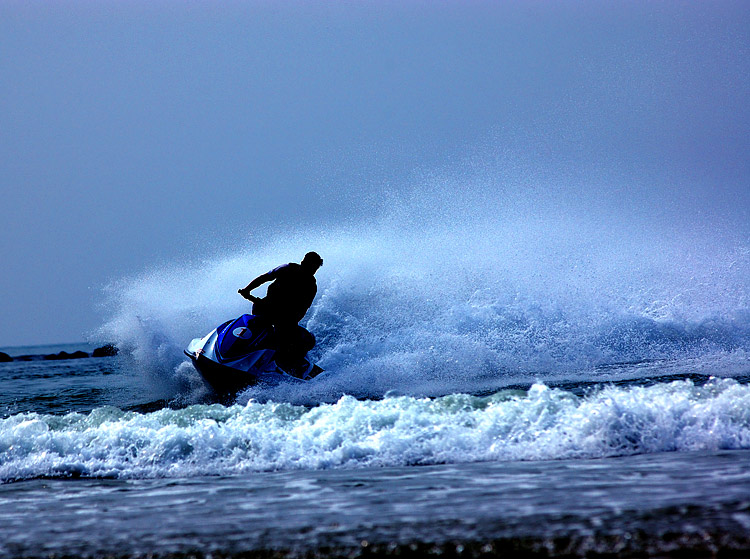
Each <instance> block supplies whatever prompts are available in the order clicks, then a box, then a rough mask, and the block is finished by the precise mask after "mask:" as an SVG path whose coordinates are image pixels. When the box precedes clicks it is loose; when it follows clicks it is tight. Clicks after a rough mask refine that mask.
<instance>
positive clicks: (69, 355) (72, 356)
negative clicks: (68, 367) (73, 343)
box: [44, 351, 89, 361]
mask: <svg viewBox="0 0 750 559" xmlns="http://www.w3.org/2000/svg"><path fill="white" fill-rule="evenodd" d="M88 356H89V354H88V353H86V352H85V351H74V352H73V353H68V352H67V351H61V352H60V353H52V354H50V355H45V356H44V359H46V360H48V361H49V360H57V359H83V358H85V357H88Z"/></svg>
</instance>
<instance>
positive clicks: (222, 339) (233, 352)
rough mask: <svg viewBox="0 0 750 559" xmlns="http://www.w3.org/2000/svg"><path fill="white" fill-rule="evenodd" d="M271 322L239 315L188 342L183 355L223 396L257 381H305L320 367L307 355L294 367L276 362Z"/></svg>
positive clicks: (313, 375) (314, 374) (311, 377)
mask: <svg viewBox="0 0 750 559" xmlns="http://www.w3.org/2000/svg"><path fill="white" fill-rule="evenodd" d="M276 347H277V345H276V336H275V332H274V328H273V325H272V324H270V323H269V322H268V321H267V320H265V319H262V318H260V317H257V316H254V315H252V314H243V315H242V316H240V317H239V318H235V319H233V320H229V321H227V322H225V323H224V324H222V325H220V326H218V327H217V328H215V329H214V330H212V331H211V332H210V333H209V334H208V335H206V336H205V337H203V338H196V339H194V340H193V341H192V342H190V344H188V347H187V349H186V350H185V355H187V356H188V357H190V360H191V361H192V362H193V365H194V366H195V368H196V369H197V370H198V372H199V373H200V374H201V376H202V377H203V379H204V380H205V381H206V383H207V384H208V385H209V386H210V387H211V388H212V389H213V391H214V392H215V393H216V394H217V395H219V396H221V397H227V396H231V395H234V394H237V393H238V392H239V391H241V390H242V389H244V388H247V387H248V386H252V385H255V384H258V383H260V382H264V383H272V384H276V383H278V382H281V381H291V382H306V381H309V380H312V379H313V378H315V377H316V376H318V375H319V374H320V373H322V372H323V369H321V368H320V367H318V366H317V365H315V364H313V363H311V362H310V361H308V360H307V358H305V359H303V360H302V361H300V363H297V364H295V366H294V367H289V366H286V368H282V367H280V366H279V364H278V363H277V362H276Z"/></svg>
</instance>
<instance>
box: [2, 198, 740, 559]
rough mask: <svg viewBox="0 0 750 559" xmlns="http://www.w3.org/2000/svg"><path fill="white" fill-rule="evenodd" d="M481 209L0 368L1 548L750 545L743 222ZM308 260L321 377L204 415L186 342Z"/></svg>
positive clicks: (155, 296) (204, 396) (239, 552)
mask: <svg viewBox="0 0 750 559" xmlns="http://www.w3.org/2000/svg"><path fill="white" fill-rule="evenodd" d="M441 192H442V191H441ZM466 197H468V198H469V199H464V200H462V201H456V202H455V203H451V204H448V203H447V202H446V200H445V199H444V196H443V195H442V194H441V193H440V192H438V193H435V192H433V193H431V194H430V195H429V196H422V197H421V198H420V202H419V204H413V205H409V202H408V201H404V200H401V201H399V203H394V204H391V205H390V206H391V207H392V208H397V210H392V211H390V212H388V213H387V215H385V216H384V217H383V216H381V218H379V219H378V220H373V221H372V222H369V223H365V224H363V223H357V224H356V225H351V226H347V227H343V228H341V229H338V230H335V231H334V230H328V231H320V232H314V231H313V232H310V231H307V232H305V233H304V234H296V233H295V234H287V235H283V236H280V237H278V238H277V239H276V240H275V241H272V242H269V243H266V244H251V245H249V247H248V248H247V249H245V250H243V251H227V252H224V253H220V254H216V255H215V256H214V257H212V258H207V259H206V260H203V261H195V262H182V263H177V264H173V265H170V266H165V267H163V268H158V269H153V270H149V271H147V272H145V273H143V274H142V275H140V276H137V277H131V278H124V279H122V280H120V281H118V282H115V283H113V284H112V285H111V286H109V288H108V289H107V291H106V293H105V294H104V295H103V297H102V306H103V307H104V309H105V311H106V314H107V316H108V318H107V319H106V320H105V322H104V324H103V325H102V328H101V329H100V330H99V331H97V332H94V333H92V341H94V340H96V341H99V342H101V341H107V342H114V343H116V344H117V346H118V347H119V348H120V349H121V352H120V354H119V355H118V356H116V357H106V358H89V359H82V360H71V361H27V362H21V361H14V362H11V363H2V364H0V383H2V384H1V385H0V386H2V388H3V389H2V391H0V556H3V557H100V556H111V557H145V556H150V557H209V556H211V557H229V556H243V557H246V556H247V557H249V556H258V557H260V556H264V557H267V556H290V557H297V556H300V557H302V556H305V557H312V556H330V557H339V556H341V557H343V556H347V557H352V556H368V555H371V556H392V555H393V556H395V555H399V556H414V557H418V556H423V555H425V554H435V555H446V556H450V557H475V556H476V557H480V556H482V557H485V556H508V555H511V556H513V555H522V556H529V557H536V556H538V557H548V556H560V557H597V556H601V557H605V556H606V557H641V556H671V555H674V554H680V553H681V554H683V555H689V554H692V555H695V556H732V555H734V556H745V555H746V554H748V553H750V466H748V464H749V462H748V459H749V458H750V383H749V382H748V381H749V380H750V359H749V357H750V298H749V297H748V295H750V280H749V279H748V278H750V243H748V239H747V238H746V237H743V234H742V230H741V229H740V230H737V229H736V228H734V229H733V228H732V227H724V228H722V227H711V228H705V227H700V226H695V225H694V224H693V225H690V226H682V227H677V225H676V223H674V222H672V221H670V222H669V223H665V222H662V221H660V220H654V219H652V218H653V216H647V217H648V219H640V220H639V218H638V217H637V215H633V216H631V217H632V219H631V220H629V221H627V223H626V222H624V221H623V220H621V219H620V220H613V221H611V222H608V223H606V224H604V223H603V222H602V215H604V214H605V213H606V212H603V211H599V212H597V214H596V215H597V217H596V218H592V217H590V216H587V215H585V214H583V213H576V211H575V210H574V209H572V208H567V209H565V211H564V212H561V211H560V208H559V207H554V208H552V207H550V208H547V209H546V210H545V209H544V207H542V206H539V205H537V206H535V207H534V209H533V211H531V210H530V209H529V208H528V207H525V206H523V203H522V202H520V201H518V202H517V203H515V204H508V205H507V206H505V207H504V209H503V210H499V211H497V212H492V213H491V215H488V212H486V211H482V212H478V211H477V210H476V208H477V207H481V206H482V205H481V204H480V203H479V202H478V201H477V200H475V199H471V194H470V193H469V194H467V195H466ZM466 197H465V198H466ZM446 208H450V211H448V210H446ZM604 225H606V226H604ZM683 225H684V224H683ZM307 250H317V251H318V252H320V253H321V254H322V255H323V257H324V259H325V265H324V267H323V268H322V269H321V270H320V271H319V273H318V283H319V293H318V297H317V298H316V301H315V303H314V305H313V307H312V308H311V310H310V312H309V313H308V315H307V317H306V319H305V324H306V325H307V327H308V328H309V329H310V330H311V331H312V332H313V333H314V334H315V335H316V337H317V340H318V344H317V346H316V348H315V349H314V350H313V352H312V353H311V356H312V358H313V359H314V360H315V361H317V362H318V363H319V364H320V365H321V366H322V367H323V368H324V369H325V371H326V372H325V373H324V374H322V375H320V376H319V377H317V378H316V379H315V380H314V381H312V382H310V383H308V384H304V385H300V384H299V383H294V384H280V385H275V386H257V387H253V388H251V389H248V390H246V391H245V392H243V393H241V394H239V395H238V396H237V398H236V400H235V401H233V402H230V403H226V404H219V403H216V402H215V401H214V400H213V399H212V396H211V394H210V392H209V391H208V389H207V388H206V386H205V385H204V384H203V382H202V381H201V378H200V376H199V375H198V373H197V372H196V371H195V370H194V369H193V368H192V366H191V364H190V363H189V361H188V360H187V358H185V357H184V355H183V354H182V349H183V348H184V347H185V346H186V345H187V343H188V342H189V341H190V339H191V338H193V337H198V336H202V335H203V334H205V333H207V332H208V331H209V330H210V329H211V328H213V327H215V326H216V325H217V324H219V323H221V322H223V321H224V320H227V319H228V318H231V317H233V316H237V315H239V314H241V313H242V312H247V311H248V309H247V307H246V303H245V302H244V301H243V300H242V299H241V298H240V297H239V295H237V294H236V291H237V288H238V287H241V286H243V285H245V284H246V283H247V282H248V281H249V279H251V278H252V277H255V276H256V275H258V274H259V273H261V272H264V271H267V269H270V268H271V267H273V266H276V265H278V264H279V263H281V262H285V261H292V260H299V258H300V256H301V255H303V254H304V253H305V252H306V251H307ZM89 347H90V346H89ZM43 349H44V351H42V350H41V348H37V349H36V350H35V349H34V348H11V349H6V351H7V352H8V353H11V355H20V354H23V353H35V352H36V351H38V352H39V353H43V352H56V351H60V350H63V349H65V350H66V351H70V350H71V349H74V348H71V347H63V346H60V347H55V348H49V347H48V348H43ZM84 349H87V348H84ZM50 350H52V351H50ZM692 555H690V556H692Z"/></svg>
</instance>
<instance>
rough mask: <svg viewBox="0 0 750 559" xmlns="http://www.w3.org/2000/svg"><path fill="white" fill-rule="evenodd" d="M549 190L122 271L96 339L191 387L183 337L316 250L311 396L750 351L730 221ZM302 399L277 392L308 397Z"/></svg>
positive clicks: (463, 387)
mask: <svg viewBox="0 0 750 559" xmlns="http://www.w3.org/2000/svg"><path fill="white" fill-rule="evenodd" d="M522 186H524V187H526V185H522ZM487 188H489V187H487ZM500 190H502V189H500ZM528 190H534V189H531V188H530V187H529V188H527V191H528ZM542 190H544V189H543V188H542V187H541V186H539V187H537V188H536V189H535V191H536V192H537V194H536V198H534V196H533V195H530V194H528V193H527V192H525V191H523V190H522V189H521V188H520V187H519V189H518V192H522V193H523V194H518V195H517V196H512V195H508V194H507V191H505V192H501V194H492V195H489V194H488V189H484V190H482V189H476V191H474V190H472V188H471V185H467V184H464V183H453V184H441V185H437V186H435V187H434V188H433V189H432V190H430V188H425V189H424V190H422V191H418V192H415V193H413V194H414V196H413V198H414V200H415V201H414V202H408V201H407V200H405V199H399V198H395V199H393V200H391V201H390V203H389V207H390V208H391V210H390V211H388V212H384V213H383V214H382V215H380V216H379V217H376V218H373V219H370V220H362V221H360V222H354V220H353V223H352V224H350V225H349V226H347V227H345V228H339V229H329V230H326V231H323V232H321V231H304V232H299V233H297V234H293V235H285V236H283V237H277V238H276V239H275V240H273V241H271V242H269V244H267V245H264V246H257V245H256V246H255V247H253V248H252V249H248V250H246V251H244V252H240V251H238V252H237V253H236V254H228V255H227V254H224V255H216V256H215V257H214V258H210V259H207V260H206V261H204V262H198V263H190V264H188V263H185V264H180V265H174V266H170V267H165V268H163V269H157V270H154V271H151V272H149V273H146V274H143V275H142V276H140V277H136V278H129V279H125V280H122V281H121V282H119V283H118V284H116V285H113V286H111V287H110V289H109V301H108V303H107V305H106V306H107V308H109V310H110V319H109V320H108V321H107V323H106V324H105V326H104V327H103V329H102V333H101V334H100V336H101V337H102V338H104V339H107V340H112V341H115V342H116V343H117V344H118V345H119V346H120V347H121V348H122V349H124V350H125V352H126V353H130V354H132V355H133V356H134V357H135V358H136V361H137V363H138V368H139V369H140V370H145V371H147V372H148V377H149V378H150V379H151V380H152V381H154V382H155V383H156V384H157V385H159V388H160V390H161V391H162V392H164V393H167V394H171V395H174V394H177V393H181V391H184V386H185V383H184V382H183V380H184V376H185V375H184V374H182V373H184V371H182V372H179V371H178V368H179V367H180V366H181V364H182V363H184V361H185V359H186V358H185V357H184V356H183V354H182V350H183V348H184V347H185V346H186V345H187V343H188V342H189V341H190V340H191V339H192V338H194V337H198V336H202V335H204V334H206V333H207V332H208V331H209V330H210V329H212V328H214V327H215V326H216V325H218V324H220V323H222V322H224V321H225V320H228V319H230V318H233V317H235V316H238V315H239V314H241V313H243V312H248V311H249V309H250V305H249V304H248V303H247V302H246V301H244V300H243V299H242V298H241V297H240V296H239V295H238V294H237V289H238V288H239V287H242V286H244V285H246V284H247V283H248V281H249V280H250V279H252V278H254V277H255V276H256V275H258V274H260V273H262V272H265V271H267V270H268V269H270V268H272V267H274V266H276V265H278V264H280V263H283V262H289V261H299V260H300V259H301V257H302V255H304V254H305V252H307V251H308V250H316V251H318V252H319V253H321V254H322V255H323V257H324V260H325V265H324V266H323V268H322V269H321V270H320V271H319V272H318V275H317V276H318V284H319V292H318V293H319V294H318V297H317V299H316V301H315V304H314V306H313V308H312V309H311V310H310V312H309V313H308V315H307V319H306V325H307V327H308V328H309V329H310V330H311V331H312V332H313V333H314V334H315V336H316V337H317V339H318V346H317V347H316V349H315V350H314V351H313V353H312V357H313V358H314V359H315V360H316V361H319V362H320V364H321V366H322V367H323V368H325V369H326V370H327V371H328V373H329V374H328V376H327V378H325V379H321V382H320V383H317V384H316V386H314V387H312V386H310V387H305V389H304V395H305V397H307V398H309V400H306V401H309V402H313V403H317V402H320V401H329V402H330V401H335V400H336V399H338V397H339V396H340V395H341V394H342V393H348V394H357V395H361V396H372V397H380V396H382V395H384V394H385V393H387V392H388V391H394V390H395V391H397V392H399V393H402V394H410V395H436V394H446V393H450V392H472V391H476V390H482V389H486V388H490V389H492V388H496V387H498V386H502V385H503V384H502V382H498V380H503V379H506V378H523V379H524V380H525V381H526V382H530V381H533V380H534V379H537V378H540V379H542V380H545V379H550V378H554V377H553V375H557V374H560V373H566V372H567V373H569V372H575V371H581V370H586V369H591V368H593V367H597V366H598V365H602V364H609V363H618V362H632V361H643V360H649V359H650V360H653V359H673V358H676V359H687V358H691V357H695V356H703V355H709V354H717V353H725V354H726V353H729V354H731V353H732V352H737V351H738V350H742V351H750V307H749V306H748V301H750V279H749V278H750V249H749V248H748V247H747V246H746V244H745V245H743V244H742V242H737V241H736V240H732V239H731V238H730V237H731V235H728V234H727V233H726V232H725V231H723V230H721V228H720V227H718V226H717V227H716V229H715V231H713V232H711V231H705V230H697V229H696V230H690V229H685V230H683V231H679V232H675V231H674V230H668V231H665V230H664V228H663V227H661V226H660V225H659V224H655V223H652V222H649V221H648V220H645V221H644V220H641V221H638V220H637V216H632V215H631V216H627V215H621V214H619V213H618V212H621V213H622V208H620V207H619V206H618V207H615V208H614V209H612V208H610V209H609V210H606V211H605V210H602V208H601V207H598V208H596V212H594V211H589V210H588V209H587V210H586V211H584V210H583V209H582V208H583V206H585V204H583V202H581V204H583V205H582V206H581V205H580V204H579V206H580V207H578V206H576V205H575V204H574V203H573V202H571V201H570V200H567V198H564V197H563V198H560V197H559V196H558V197H557V198H555V197H554V196H550V197H548V198H544V197H542V196H540V195H539V194H538V192H540V191H542ZM457 193H460V196H459V195H458V194H457ZM503 196H504V197H503ZM593 201H597V199H596V198H594V199H593ZM563 205H564V207H563ZM587 208H588V206H587ZM563 210H564V211H563ZM662 225H663V224H662ZM669 226H670V227H674V224H673V223H671V222H670V224H669ZM744 242H745V243H746V239H745V241H744ZM260 292H261V293H262V290H261V291H260ZM745 372H747V370H746V369H745ZM177 377H179V378H177ZM139 382H140V381H139ZM290 391H291V392H290ZM293 391H294V389H292V388H290V387H286V388H281V389H279V391H277V392H274V393H272V395H271V397H273V398H276V399H277V400H278V399H285V400H291V401H302V400H303V399H302V398H301V396H300V394H299V393H292V392H293ZM155 396H157V395H156V394H155ZM158 396H163V394H158ZM248 397H255V398H260V397H262V396H261V394H259V393H257V392H253V393H251V394H249V395H248Z"/></svg>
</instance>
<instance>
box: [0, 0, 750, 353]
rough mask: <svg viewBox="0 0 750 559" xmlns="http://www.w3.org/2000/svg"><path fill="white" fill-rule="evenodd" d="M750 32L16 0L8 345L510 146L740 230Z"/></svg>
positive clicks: (1, 262) (685, 24)
mask: <svg viewBox="0 0 750 559" xmlns="http://www.w3.org/2000/svg"><path fill="white" fill-rule="evenodd" d="M749 47H750V4H748V3H747V2H744V1H736V2H729V1H713V2H682V1H673V2H670V1H660V2H637V1H636V2H599V1H591V2H583V1H572V2H558V1H551V2H550V1H544V2H542V1H528V2H526V1H524V2H520V1H517V2H459V1H455V2H439V1H438V2H414V1H411V2H389V1H382V2H270V1H268V2H265V1H264V2H210V1H190V2H188V1H186V2H177V1H170V2H166V1H158V0H157V1H148V2H146V1H133V2H124V1H112V2H93V1H89V2H75V1H67V2H62V1H52V2H50V1H46V0H45V1H20V0H18V1H17V0H4V1H2V2H0V189H1V191H2V200H3V204H2V222H3V229H4V234H3V238H2V242H1V243H0V266H1V267H2V271H1V272H0V292H1V293H2V313H1V315H0V346H9V345H24V344H36V343H53V342H72V341H79V340H83V339H84V338H85V337H86V335H87V333H89V332H91V331H92V330H94V329H96V327H97V326H98V325H99V323H100V321H101V318H100V314H99V312H100V310H98V309H97V306H98V305H99V304H100V301H101V299H102V296H101V289H102V287H103V286H105V285H106V284H108V283H109V282H110V281H112V280H116V279H118V278H120V277H123V276H128V275H133V274H137V273H139V272H141V271H143V270H145V269H149V268H153V267H158V266H162V265H168V264H169V263H172V262H180V261H182V260H185V259H189V258H194V257H208V256H209V255H210V254H211V251H212V250H217V249H219V250H232V249H233V248H236V247H240V246H243V245H244V244H247V243H252V242H263V241H264V239H265V238H266V237H268V236H273V235H274V234H278V232H279V231H283V230H285V229H287V230H288V229H290V228H296V229H301V228H304V227H309V226H315V227H321V226H325V225H326V224H327V223H330V224H335V223H337V222H339V221H340V220H342V219H349V220H351V219H358V218H360V217H363V216H365V217H366V216H367V215H368V213H369V212H372V211H373V208H374V207H377V206H378V204H379V203H380V201H381V200H382V199H383V196H384V193H386V192H387V191H391V190H394V189H395V190H399V189H405V188H408V187H409V185H410V183H411V182H413V181H414V180H415V177H417V176H419V175H420V174H422V173H429V172H431V170H434V169H442V170H444V169H446V168H448V169H450V168H454V167H455V168H460V167H461V166H462V165H466V164H467V161H471V162H473V163H472V165H476V164H477V163H476V161H477V159H482V158H487V157H489V158H490V159H492V157H494V156H497V154H507V153H508V152H509V151H512V152H513V153H516V154H517V159H515V160H516V161H523V164H520V165H517V166H516V167H515V168H514V170H513V172H514V173H517V174H519V173H520V174H523V173H530V174H534V175H535V176H537V177H541V178H540V180H550V181H553V182H555V183H556V184H559V183H560V182H561V181H565V180H567V179H568V178H570V177H571V176H575V175H576V174H579V173H583V170H585V172H586V173H591V172H596V171H599V172H601V173H602V174H607V173H609V174H616V175H617V176H618V177H620V179H619V182H618V188H622V184H623V182H622V181H623V180H624V181H626V179H627V178H628V177H631V178H633V177H637V178H638V179H639V180H640V184H641V186H640V188H647V187H648V186H644V184H646V185H647V184H649V181H651V182H650V184H652V186H653V188H655V189H658V190H660V192H661V194H660V196H657V197H655V198H654V200H660V201H661V202H662V203H665V204H672V205H679V204H683V203H685V204H689V205H691V207H692V208H693V209H696V208H697V209H699V210H700V212H704V213H708V214H711V215H714V216H715V217H716V218H717V219H724V220H727V221H729V222H736V223H737V227H738V228H739V229H741V230H743V229H742V228H743V227H747V225H746V224H747V222H748V221H750V217H749V216H748V207H750V163H749V160H750V158H749V157H748V154H749V153H750V149H749V148H750V134H749V132H750V126H749V125H750V109H749V108H748V106H749V105H750V104H749V103H748V99H750V97H749V95H748V94H749V93H750V63H749V62H748V61H749V60H750V52H749V51H750V49H749ZM497 160H498V159H497V158H495V161H497ZM487 172H488V173H492V172H509V171H507V170H503V169H497V168H495V167H493V168H491V169H488V170H487ZM646 178H648V180H647V179H646ZM625 184H627V181H626V182H625ZM743 231H745V232H746V231H747V229H744V230H743Z"/></svg>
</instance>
